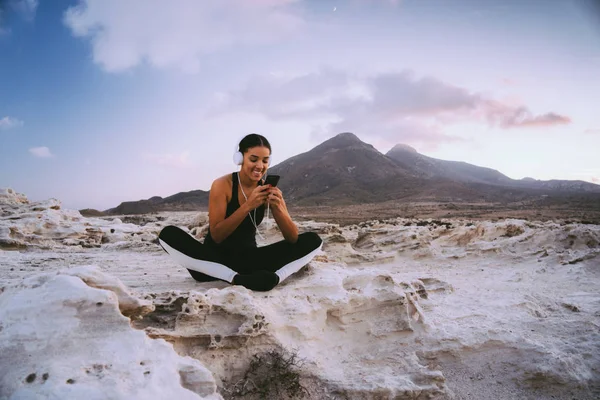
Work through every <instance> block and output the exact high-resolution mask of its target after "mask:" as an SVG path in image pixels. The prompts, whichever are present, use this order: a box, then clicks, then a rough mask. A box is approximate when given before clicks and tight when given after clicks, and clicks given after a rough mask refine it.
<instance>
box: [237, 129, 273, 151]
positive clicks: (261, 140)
mask: <svg viewBox="0 0 600 400" xmlns="http://www.w3.org/2000/svg"><path fill="white" fill-rule="evenodd" d="M256 146H264V147H266V148H268V149H269V153H270V152H271V144H270V143H269V141H268V140H267V138H266V137H264V136H262V135H259V134H256V133H251V134H249V135H246V136H245V137H244V138H243V139H242V140H241V141H240V144H239V146H238V150H239V151H240V152H241V153H242V154H244V153H245V152H247V151H248V149H249V148H251V147H256Z"/></svg>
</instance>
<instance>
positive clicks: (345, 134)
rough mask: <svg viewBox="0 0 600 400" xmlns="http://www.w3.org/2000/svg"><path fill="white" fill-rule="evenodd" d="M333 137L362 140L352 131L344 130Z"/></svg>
mask: <svg viewBox="0 0 600 400" xmlns="http://www.w3.org/2000/svg"><path fill="white" fill-rule="evenodd" d="M333 139H344V140H354V141H356V142H360V141H361V140H360V139H359V138H358V136H356V135H355V134H354V133H352V132H342V133H338V134H337V135H335V136H334V137H333Z"/></svg>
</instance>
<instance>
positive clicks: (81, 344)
mask: <svg viewBox="0 0 600 400" xmlns="http://www.w3.org/2000/svg"><path fill="white" fill-rule="evenodd" d="M100 288H101V289H100ZM123 289H124V287H123V286H122V284H120V282H118V281H117V280H115V279H114V278H112V277H110V276H106V275H104V274H102V273H100V272H99V271H98V270H97V269H94V268H92V267H87V268H78V269H72V270H69V271H67V273H58V274H57V273H53V274H43V275H37V276H34V277H31V278H28V279H25V280H24V281H23V282H22V283H21V284H19V285H16V286H13V287H8V288H5V289H4V291H3V292H2V294H0V321H1V322H0V324H1V325H0V354H1V355H2V356H1V360H2V361H0V399H33V398H35V399H87V400H92V399H124V400H125V399H173V398H176V399H220V398H221V396H220V395H218V394H217V393H216V385H215V381H214V379H213V378H212V374H211V372H210V371H209V370H208V369H206V368H205V367H204V366H203V365H202V364H201V363H200V362H199V361H197V360H194V359H192V358H190V357H181V356H179V355H177V354H176V353H175V351H174V350H173V347H172V345H170V344H168V343H166V342H165V341H164V340H154V339H150V338H148V337H147V336H146V335H145V334H144V333H143V332H142V331H139V330H135V329H132V328H131V325H130V320H129V318H126V317H125V316H123V315H122V314H121V312H120V311H119V308H121V310H127V311H128V312H129V313H134V314H135V313H146V312H149V311H151V310H152V309H153V307H152V306H151V305H150V304H148V303H147V302H145V301H139V300H136V299H133V298H132V297H131V296H130V295H129V294H127V293H125V292H124V290H123ZM121 302H123V304H122V303H121Z"/></svg>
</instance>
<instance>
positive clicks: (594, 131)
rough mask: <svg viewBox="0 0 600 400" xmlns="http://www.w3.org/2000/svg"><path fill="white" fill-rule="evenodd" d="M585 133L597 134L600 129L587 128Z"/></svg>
mask: <svg viewBox="0 0 600 400" xmlns="http://www.w3.org/2000/svg"><path fill="white" fill-rule="evenodd" d="M584 133H589V134H597V133H600V129H586V130H585V131H584Z"/></svg>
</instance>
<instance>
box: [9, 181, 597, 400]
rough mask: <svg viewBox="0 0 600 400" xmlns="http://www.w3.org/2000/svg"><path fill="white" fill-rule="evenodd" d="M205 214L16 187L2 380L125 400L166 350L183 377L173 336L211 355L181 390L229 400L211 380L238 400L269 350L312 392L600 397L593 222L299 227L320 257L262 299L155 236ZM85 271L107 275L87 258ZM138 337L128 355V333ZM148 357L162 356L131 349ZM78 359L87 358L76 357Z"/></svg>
mask: <svg viewBox="0 0 600 400" xmlns="http://www.w3.org/2000/svg"><path fill="white" fill-rule="evenodd" d="M46 223H48V225H46ZM207 223H208V220H207V216H206V213H161V214H158V215H144V216H135V217H133V216H122V217H120V218H83V217H81V216H80V215H79V214H78V213H77V212H73V211H69V210H62V209H61V208H60V206H59V203H58V202H56V201H49V202H42V203H35V204H33V203H29V202H28V201H27V199H26V197H25V196H23V195H17V194H15V193H12V192H11V193H8V192H4V196H0V271H1V272H2V275H1V278H0V293H2V292H3V293H2V294H1V295H0V324H1V326H0V343H1V345H0V379H3V380H1V381H0V386H1V387H2V390H4V388H5V387H6V388H9V389H6V390H11V391H10V393H11V394H12V393H21V396H23V397H27V396H29V395H30V394H31V395H32V396H33V393H34V394H35V395H36V396H39V397H42V398H43V396H49V393H50V391H52V392H53V393H60V394H63V393H67V392H63V391H64V390H73V388H74V387H75V386H76V385H78V384H79V383H81V384H82V385H83V383H85V382H87V383H89V385H90V386H89V387H92V388H93V387H95V386H94V385H95V383H93V382H97V381H98V380H99V379H100V378H99V377H97V376H96V377H95V378H94V376H95V375H93V374H96V375H102V374H104V375H102V376H109V377H110V378H109V379H113V380H114V381H116V380H117V379H119V380H120V381H122V382H123V384H122V387H115V388H114V390H115V393H116V394H115V396H116V397H117V398H119V396H121V395H123V393H125V391H119V390H121V389H123V388H126V389H127V390H129V391H130V392H128V393H136V392H133V391H134V390H138V389H135V388H137V387H138V386H137V385H138V383H139V382H140V381H139V379H140V377H139V373H140V371H141V369H140V368H141V367H146V366H141V365H139V362H140V360H141V359H142V358H144V357H146V358H148V359H151V360H154V361H152V363H153V364H152V365H153V366H154V367H155V368H158V366H157V364H156V363H159V361H158V360H161V361H160V365H163V361H162V360H163V359H164V360H166V361H164V365H165V371H163V373H164V374H165V375H164V376H171V377H172V376H175V377H176V376H179V375H181V372H180V371H181V370H182V368H180V367H179V366H178V365H180V363H182V362H183V361H181V360H182V359H181V358H179V357H178V356H176V354H175V353H174V352H173V350H172V349H171V347H170V346H169V345H167V344H165V343H164V342H163V341H162V340H166V341H168V342H170V343H171V345H172V346H173V347H174V349H175V351H176V352H177V353H178V354H179V355H180V356H190V357H192V358H193V359H195V360H198V361H199V362H201V363H202V364H199V363H198V364H193V366H192V367H189V368H191V371H196V372H194V373H190V374H189V375H186V374H184V376H186V377H187V378H185V379H184V380H183V382H184V383H183V386H184V387H188V386H189V387H194V388H200V387H202V388H204V389H202V390H200V389H198V390H196V389H193V391H195V392H196V393H197V394H198V393H200V395H201V396H205V397H206V396H218V395H216V394H215V393H214V387H215V386H214V385H217V387H218V388H219V391H220V393H221V395H223V396H224V397H231V396H232V394H233V393H234V392H235V390H236V389H239V387H240V382H244V383H243V384H244V385H246V384H247V383H248V382H250V380H248V379H246V378H245V374H247V372H248V368H249V366H250V365H252V364H251V361H252V359H253V356H254V355H260V354H263V353H265V352H268V351H271V350H277V351H282V352H296V353H297V354H298V356H299V357H300V359H302V360H303V361H304V364H303V365H302V366H299V367H298V369H297V372H298V373H299V376H300V377H301V383H302V385H303V386H304V387H305V388H306V390H307V391H308V392H309V393H310V395H311V397H310V398H314V399H327V398H332V399H333V398H351V399H392V398H427V397H430V396H432V397H433V398H459V399H462V398H481V399H484V398H485V399H487V398H490V399H491V398H493V399H514V398H530V399H547V398H551V396H555V397H556V398H577V399H596V398H599V397H600V383H599V382H600V372H599V371H600V352H598V348H600V335H599V334H598V331H599V328H600V274H599V273H600V261H599V259H600V257H599V255H600V226H598V225H584V224H575V223H564V222H560V221H556V222H539V221H523V220H516V219H507V220H503V221H499V222H491V221H477V222H475V221H473V222H471V221H465V220H442V221H434V220H425V221H424V220H413V219H403V218H398V219H391V220H387V221H369V222H365V223H360V224H357V225H352V226H347V227H340V226H337V225H334V224H328V223H323V222H315V221H307V222H301V223H299V226H300V229H301V230H312V231H316V232H318V233H319V234H320V235H321V237H322V238H323V239H324V240H325V244H324V247H323V249H324V252H323V254H322V255H319V256H317V257H316V258H315V260H314V261H313V262H311V264H310V265H309V266H308V267H307V268H305V269H303V270H302V271H300V272H299V273H297V274H295V275H293V276H291V277H290V278H288V279H287V280H286V281H285V282H283V283H282V284H281V285H279V286H278V287H276V288H275V289H274V290H272V291H270V292H267V293H254V292H250V291H248V290H246V289H244V288H241V287H237V286H229V285H227V284H226V283H223V282H211V283H198V282H195V281H194V280H193V279H191V277H190V276H189V275H188V273H187V271H186V270H185V269H183V268H181V267H180V266H177V265H175V264H174V263H173V262H172V260H171V259H170V258H169V257H168V256H167V255H166V254H165V253H164V252H163V251H162V250H161V249H160V247H159V246H157V245H156V244H155V242H154V240H155V237H156V234H157V233H158V232H159V231H160V229H161V228H162V227H163V226H165V225H167V224H174V225H178V226H181V227H183V228H186V229H189V230H190V233H191V234H193V235H195V236H196V237H198V238H201V237H202V235H203V232H205V230H206V224H207ZM87 229H90V230H91V232H97V233H95V234H92V233H89V232H88V231H87ZM259 229H260V230H261V233H262V235H263V236H264V237H265V240H264V241H263V240H262V239H259V243H260V244H266V243H269V242H272V241H276V240H280V239H281V235H280V233H279V232H278V230H277V229H276V227H275V226H274V224H273V223H272V221H265V222H264V223H263V224H261V226H260V227H259ZM94 235H97V236H94ZM11 243H12V244H11ZM81 243H83V244H81ZM94 246H98V247H94ZM2 248H3V249H4V251H2V250H1V249H2ZM10 249H21V250H26V251H9V250H10ZM29 250H34V251H29ZM89 264H94V265H97V266H98V268H97V269H94V268H89V267H81V266H85V265H89ZM66 266H70V267H71V268H68V269H65V267H66ZM40 272H41V273H43V274H42V275H39V276H38V277H35V278H34V277H32V276H35V275H36V274H39V273H40ZM107 274H108V275H107ZM67 288H68V290H67ZM107 293H108V294H107ZM100 294H102V295H100ZM32 299H33V300H32ZM61 299H62V300H61ZM99 299H100V300H99ZM141 299H143V300H141ZM34 300H35V301H34ZM40 302H41V304H44V306H42V305H41V304H40ZM98 302H102V303H103V305H102V306H96V303H98ZM63 303H64V304H63ZM27 304H30V305H31V306H26V305H27ZM28 307H29V308H28ZM94 307H96V308H94ZM87 315H93V316H95V317H94V318H87ZM123 315H127V316H130V317H131V321H130V320H129V319H128V318H125V317H124V316H123ZM48 321H53V322H52V323H51V322H48ZM54 321H64V323H63V322H61V323H60V324H57V323H55V322H54ZM74 321H75V322H74ZM62 325H65V326H67V327H73V328H72V329H71V328H69V329H71V330H73V332H74V333H73V335H75V336H71V335H72V334H71V330H66V328H65V330H62V329H63V328H62ZM130 326H133V327H134V328H136V329H137V330H132V328H131V327H130ZM90 327H92V328H90ZM52 329H55V330H54V331H53V330H52ZM38 331H39V332H47V333H46V334H43V335H38V334H37V333H36V332H38ZM15 332H19V335H23V336H18V335H16V334H15ZM52 332H59V333H60V334H59V335H56V334H53V333H52ZM94 332H97V333H94ZM15 335H16V336H15ZM27 335H29V336H27ZM135 335H137V336H135ZM7 337H10V338H18V337H21V338H22V339H19V340H20V341H19V340H17V339H10V340H8V339H6V338H7ZM133 338H136V339H133ZM133 342H135V343H136V344H135V345H133V344H132V345H131V346H130V347H131V348H132V349H135V351H134V352H133V353H131V354H129V353H123V354H126V356H124V357H125V359H124V360H123V361H122V360H121V356H120V355H118V354H119V351H121V350H122V349H123V348H124V345H122V343H126V344H127V343H133ZM14 343H20V346H21V348H17V349H15V348H14V347H11V346H13V344H14ZM4 346H6V347H4ZM14 346H16V345H14ZM25 346H29V347H31V348H32V349H34V350H35V351H33V352H31V353H26V352H24V350H23V348H25ZM127 346H129V344H127ZM154 346H158V348H159V349H162V350H154ZM161 346H162V347H161ZM59 348H61V349H68V350H69V351H67V352H64V351H62V352H61V351H58V350H56V349H59ZM39 349H44V350H39ZM103 349H113V350H112V351H113V352H112V353H107V351H105V350H103ZM166 349H168V351H167V350H166ZM88 350H89V351H88ZM103 352H104V353H103ZM146 352H148V353H151V354H155V355H156V357H154V358H152V357H151V356H144V357H142V356H136V354H138V355H139V354H142V353H143V354H146ZM23 354H31V357H26V358H25V357H22V355H23ZM69 354H75V355H76V356H68V355H69ZM99 354H105V355H106V357H107V359H108V358H110V357H109V356H112V357H113V358H111V360H113V361H102V360H101V359H99V358H98V355H99ZM5 355H6V356H5ZM57 355H59V356H61V357H57ZM73 357H78V358H77V360H79V361H77V363H75V364H69V362H72V361H73V360H74V359H75V358H73ZM115 360H116V361H115ZM184 360H188V361H185V362H191V361H189V359H184ZM194 362H195V361H194ZM111 363H112V365H113V368H112V370H110V369H107V368H105V367H103V366H105V365H110V364H111ZM73 365H75V366H76V368H75V367H73ZM116 365H118V366H119V367H118V368H116V367H115V366H116ZM202 365H204V366H205V367H206V368H207V370H209V371H210V374H208V373H207V372H206V371H207V370H204V369H202ZM46 366H53V368H54V369H53V370H52V371H48V370H47V367H46ZM86 368H87V369H88V370H89V371H90V372H89V373H88V372H86ZM96 370H98V371H96ZM15 371H18V372H15ZM53 371H54V372H53ZM145 371H146V369H144V370H143V371H142V375H143V372H145ZM152 371H153V372H151V374H153V373H154V372H157V373H158V371H162V370H159V369H153V370H152ZM197 371H204V372H197ZM33 373H35V374H36V375H35V377H32V376H31V374H33ZM45 373H48V376H47V378H46V383H48V382H50V380H51V379H52V377H56V379H57V380H56V381H53V383H52V385H46V383H43V378H44V374H45ZM100 373H102V374H100ZM169 374H170V375H169ZM40 376H41V377H42V378H41V379H42V380H40ZM27 377H30V380H33V381H32V382H30V383H28V382H27ZM118 377H119V378H118ZM59 378H60V379H59ZM68 379H73V380H74V381H75V383H73V384H67V383H66V381H67V380H68ZM86 379H87V380H86ZM94 379H97V380H96V381H94ZM102 379H103V378H102ZM143 379H146V378H143ZM274 381H276V380H274ZM103 382H104V381H103ZM109 382H113V381H109ZM177 382H179V381H178V379H175V380H173V381H172V382H171V381H170V380H169V382H167V384H166V386H165V388H164V390H163V391H159V392H158V393H166V392H167V388H171V386H168V385H170V384H173V385H175V384H176V383H177ZM186 382H187V383H186ZM190 382H200V383H199V384H198V385H195V384H192V383H190ZM202 382H203V383H202ZM210 382H213V383H210ZM45 385H46V386H45ZM109 385H110V383H109ZM113 386H116V385H113ZM82 387H83V386H82ZM150 387H152V386H150ZM48 388H50V389H48ZM65 388H67V389H65ZM207 388H211V389H210V390H209V389H207ZM205 389H206V391H203V390H205ZM27 390H31V391H30V392H27ZM44 390H47V391H44ZM139 390H142V389H139ZM173 390H182V389H181V388H179V389H173ZM211 390H212V391H211ZM21 391H23V392H21ZM117 391H118V392H117ZM0 393H2V394H0V398H2V396H3V395H4V393H9V392H0ZM86 393H92V391H91V390H90V391H88V392H86ZM139 393H145V392H139ZM4 396H5V397H7V396H8V395H4ZM135 396H136V395H135V394H134V395H132V396H131V397H132V398H133V397H135ZM23 397H16V395H15V397H14V398H23ZM59 397H60V396H59ZM86 397H90V398H94V397H93V395H89V396H86ZM140 397H141V398H143V395H142V394H140V395H139V396H138V398H140ZM63 398H64V397H63ZM67 398H68V396H67ZM217 398H218V397H217ZM249 398H252V397H249ZM254 398H256V397H254Z"/></svg>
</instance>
